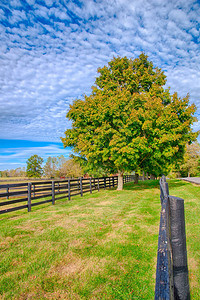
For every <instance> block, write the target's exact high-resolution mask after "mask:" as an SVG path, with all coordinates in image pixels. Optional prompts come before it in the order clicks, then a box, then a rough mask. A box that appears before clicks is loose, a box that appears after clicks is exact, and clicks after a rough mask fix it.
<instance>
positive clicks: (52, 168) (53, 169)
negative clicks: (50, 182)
mask: <svg viewBox="0 0 200 300" xmlns="http://www.w3.org/2000/svg"><path fill="white" fill-rule="evenodd" d="M43 171H44V175H45V176H46V177H48V178H55V177H57V176H58V159H57V157H51V156H49V157H48V158H47V161H46V164H45V165H44V168H43Z"/></svg>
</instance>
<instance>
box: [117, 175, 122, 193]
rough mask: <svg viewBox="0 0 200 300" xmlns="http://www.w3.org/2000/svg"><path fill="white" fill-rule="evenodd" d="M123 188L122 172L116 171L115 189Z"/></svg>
mask: <svg viewBox="0 0 200 300" xmlns="http://www.w3.org/2000/svg"><path fill="white" fill-rule="evenodd" d="M122 190H123V173H122V172H120V171H118V186H117V191H122Z"/></svg>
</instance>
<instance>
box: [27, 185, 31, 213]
mask: <svg viewBox="0 0 200 300" xmlns="http://www.w3.org/2000/svg"><path fill="white" fill-rule="evenodd" d="M31 185H32V184H31V182H29V183H28V212H30V211H31Z"/></svg>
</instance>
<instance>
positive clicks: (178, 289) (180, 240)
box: [155, 176, 190, 300]
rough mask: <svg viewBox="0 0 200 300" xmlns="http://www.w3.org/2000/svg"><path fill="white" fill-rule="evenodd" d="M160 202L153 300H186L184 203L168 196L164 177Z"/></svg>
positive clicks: (188, 291)
mask: <svg viewBox="0 0 200 300" xmlns="http://www.w3.org/2000/svg"><path fill="white" fill-rule="evenodd" d="M160 199H161V213H160V228H159V238H158V253H157V270H156V286H155V300H160V299H166V300H168V299H169V300H173V299H174V300H189V299H190V289H189V279H188V265H187V249H186V234H185V216H184V200H183V199H181V198H178V197H174V196H170V195H169V189H168V183H167V182H166V178H165V176H162V178H161V179H160Z"/></svg>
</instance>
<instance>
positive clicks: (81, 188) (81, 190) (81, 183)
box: [80, 177, 83, 197]
mask: <svg viewBox="0 0 200 300" xmlns="http://www.w3.org/2000/svg"><path fill="white" fill-rule="evenodd" d="M80 192H81V197H82V196H83V181H82V177H80Z"/></svg>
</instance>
